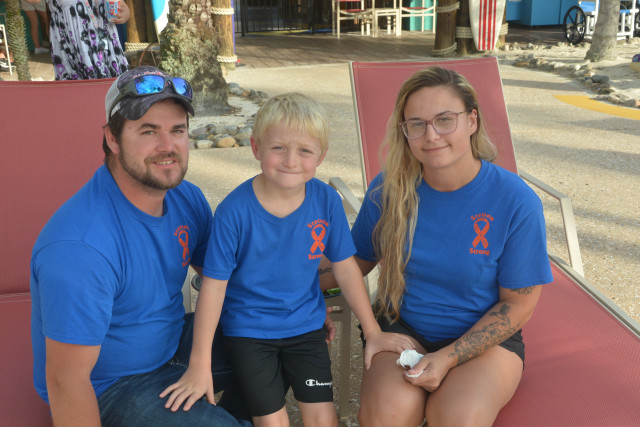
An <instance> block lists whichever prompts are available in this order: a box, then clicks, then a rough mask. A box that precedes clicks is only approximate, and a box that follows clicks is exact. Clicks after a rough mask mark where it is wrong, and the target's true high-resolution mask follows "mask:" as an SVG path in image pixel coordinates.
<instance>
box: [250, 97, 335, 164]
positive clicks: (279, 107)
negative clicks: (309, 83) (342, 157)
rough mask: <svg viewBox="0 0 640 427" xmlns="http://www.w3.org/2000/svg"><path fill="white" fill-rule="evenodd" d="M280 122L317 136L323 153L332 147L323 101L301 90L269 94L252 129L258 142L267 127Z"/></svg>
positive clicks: (257, 114) (258, 142)
mask: <svg viewBox="0 0 640 427" xmlns="http://www.w3.org/2000/svg"><path fill="white" fill-rule="evenodd" d="M278 123H282V124H283V125H284V126H286V127H287V128H290V129H295V130H299V131H304V132H305V133H306V134H307V135H310V136H312V137H314V138H318V140H320V148H321V150H322V154H324V153H326V152H327V150H328V149H329V118H328V116H327V112H326V111H325V109H324V108H323V107H322V105H320V103H319V102H317V101H315V100H314V99H311V98H309V97H308V96H306V95H303V94H302V93H299V92H288V93H283V94H282V95H278V96H274V97H273V98H270V99H269V100H268V101H267V102H265V103H264V105H263V106H262V107H260V109H259V110H258V112H257V113H256V118H255V121H254V124H253V133H252V135H253V139H254V141H255V142H256V144H258V145H260V142H261V140H262V138H263V137H264V134H265V133H266V132H267V129H269V127H271V126H273V125H276V124H278Z"/></svg>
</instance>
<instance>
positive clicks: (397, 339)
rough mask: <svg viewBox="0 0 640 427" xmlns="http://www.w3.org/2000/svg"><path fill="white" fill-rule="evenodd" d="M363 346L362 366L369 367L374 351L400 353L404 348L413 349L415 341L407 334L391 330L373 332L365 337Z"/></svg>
mask: <svg viewBox="0 0 640 427" xmlns="http://www.w3.org/2000/svg"><path fill="white" fill-rule="evenodd" d="M365 339H366V345H365V347H364V367H365V369H369V367H370V366H371V360H372V359H373V356H375V355H376V353H379V352H381V351H391V352H394V353H398V354H400V353H402V352H403V351H404V350H415V348H416V344H417V342H416V341H415V340H414V339H413V338H411V337H410V336H408V335H404V334H396V333H392V332H381V331H378V332H375V333H372V334H369V335H367V336H366V337H365Z"/></svg>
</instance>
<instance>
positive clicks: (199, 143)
mask: <svg viewBox="0 0 640 427" xmlns="http://www.w3.org/2000/svg"><path fill="white" fill-rule="evenodd" d="M211 147H213V141H209V140H202V141H196V148H197V149H198V150H202V149H206V148H211Z"/></svg>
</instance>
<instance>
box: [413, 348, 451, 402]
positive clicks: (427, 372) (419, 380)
mask: <svg viewBox="0 0 640 427" xmlns="http://www.w3.org/2000/svg"><path fill="white" fill-rule="evenodd" d="M455 366H456V358H455V357H450V356H449V355H448V354H447V352H445V351H442V350H441V351H437V352H435V353H427V354H426V355H424V357H422V359H420V361H419V362H418V363H416V364H415V365H414V366H413V368H411V369H409V370H408V371H405V373H404V379H405V380H407V382H409V383H411V384H413V385H415V386H418V387H422V388H423V389H425V390H427V391H428V392H432V391H436V390H437V389H438V387H440V383H442V380H444V377H446V376H447V374H448V373H449V371H450V370H451V368H454V367H455ZM409 375H412V376H413V377H410V376H409ZM415 375H417V376H415Z"/></svg>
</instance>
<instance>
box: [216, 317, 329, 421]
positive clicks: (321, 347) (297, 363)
mask: <svg viewBox="0 0 640 427" xmlns="http://www.w3.org/2000/svg"><path fill="white" fill-rule="evenodd" d="M325 338H326V328H325V327H322V329H318V330H316V331H312V332H308V333H306V334H303V335H298V336H295V337H291V338H283V339H275V340H267V339H257V338H243V337H225V348H226V352H227V354H228V355H229V358H230V359H231V364H232V366H233V370H234V372H235V374H236V377H237V378H238V381H239V382H240V387H241V389H242V393H243V395H244V397H245V401H246V403H247V406H248V407H249V412H250V414H251V416H254V417H255V416H263V415H269V414H272V413H274V412H276V411H278V410H280V409H281V408H282V407H283V406H284V405H285V395H286V393H287V391H288V390H289V387H291V388H292V389H293V395H294V396H295V398H296V400H298V401H299V402H304V403H318V402H333V382H332V379H331V359H330V358H329V348H328V346H327V343H326V342H325ZM214 387H215V384H214Z"/></svg>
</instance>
